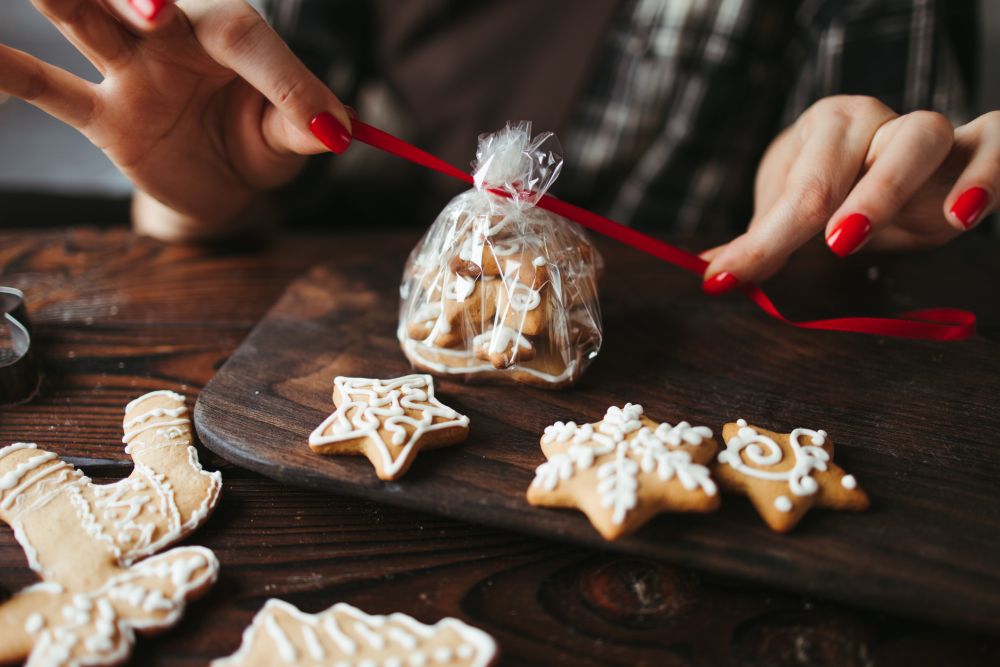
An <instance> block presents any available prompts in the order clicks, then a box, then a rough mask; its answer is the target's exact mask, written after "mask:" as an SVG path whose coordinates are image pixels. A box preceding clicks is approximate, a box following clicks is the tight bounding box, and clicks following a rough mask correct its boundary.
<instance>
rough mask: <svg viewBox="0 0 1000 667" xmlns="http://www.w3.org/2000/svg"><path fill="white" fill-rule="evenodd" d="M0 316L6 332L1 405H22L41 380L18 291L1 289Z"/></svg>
mask: <svg viewBox="0 0 1000 667" xmlns="http://www.w3.org/2000/svg"><path fill="white" fill-rule="evenodd" d="M0 315H2V316H3V320H2V324H3V325H4V326H6V327H7V331H8V332H9V336H8V341H9V342H8V343H7V344H6V345H0V405H4V404H10V403H21V402H24V401H27V400H29V399H31V398H32V397H33V396H34V395H35V392H36V391H38V386H39V383H40V381H41V376H40V375H39V373H38V366H37V364H36V363H35V359H34V356H33V355H32V352H31V324H30V323H29V321H28V312H27V310H26V309H25V307H24V293H23V292H21V290H19V289H14V288H13V287H0Z"/></svg>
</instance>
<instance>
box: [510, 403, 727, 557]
mask: <svg viewBox="0 0 1000 667" xmlns="http://www.w3.org/2000/svg"><path fill="white" fill-rule="evenodd" d="M541 445H542V451H543V452H544V454H545V458H546V459H548V460H547V461H546V462H545V463H543V464H542V465H540V466H538V468H537V469H536V471H535V479H534V480H533V481H532V483H531V486H529V487H528V502H529V503H530V504H532V505H540V506H543V507H572V508H578V509H579V510H580V511H582V512H583V513H584V514H586V515H587V518H588V519H590V522H591V523H592V524H593V525H594V528H596V529H597V531H598V532H599V533H600V534H601V535H602V536H603V537H604V538H605V539H607V540H614V539H617V538H619V537H621V536H622V535H625V534H627V533H630V532H632V531H634V530H636V529H637V528H639V527H640V526H642V524H644V523H645V522H646V521H648V520H649V519H650V518H652V517H653V516H654V515H656V514H659V513H660V512H710V511H712V510H714V509H716V508H717V507H718V506H719V497H718V494H717V492H716V487H715V483H714V482H713V481H712V478H711V476H710V474H709V469H708V468H707V467H706V464H708V463H709V462H711V461H712V459H713V458H714V457H715V453H716V451H717V450H718V445H717V444H716V442H715V440H714V439H712V431H711V430H709V429H708V428H706V427H704V426H691V425H690V424H688V423H687V422H681V423H679V424H677V425H676V426H671V425H670V424H665V423H664V424H658V423H656V422H654V421H653V420H652V419H649V418H648V417H646V416H645V415H644V414H643V410H642V406H641V405H633V404H632V403H627V404H626V405H625V407H624V408H617V407H610V408H608V411H607V414H605V415H604V419H603V420H601V421H599V422H597V423H595V424H583V425H582V426H578V425H577V424H576V423H574V422H569V423H566V424H564V423H563V422H556V423H555V424H553V425H552V426H549V427H548V428H546V429H545V435H543V436H542V440H541Z"/></svg>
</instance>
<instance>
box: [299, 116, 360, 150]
mask: <svg viewBox="0 0 1000 667" xmlns="http://www.w3.org/2000/svg"><path fill="white" fill-rule="evenodd" d="M309 129H310V130H312V133H313V134H314V135H316V138H317V139H319V140H320V141H322V142H323V145H324V146H326V147H327V148H329V149H330V150H331V151H333V152H334V153H336V154H338V155H339V154H341V153H343V152H344V151H345V150H347V147H348V146H350V145H351V134H350V133H349V132H348V131H347V128H346V127H344V126H343V125H341V124H340V121H339V120H337V119H336V118H334V117H333V115H332V114H329V113H327V112H325V111H322V112H320V113H318V114H316V115H315V116H313V119H312V120H311V121H309Z"/></svg>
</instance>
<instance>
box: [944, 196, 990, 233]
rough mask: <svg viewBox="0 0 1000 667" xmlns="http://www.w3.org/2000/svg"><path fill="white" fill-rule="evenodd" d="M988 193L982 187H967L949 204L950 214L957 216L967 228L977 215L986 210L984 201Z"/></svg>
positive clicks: (977, 217)
mask: <svg viewBox="0 0 1000 667" xmlns="http://www.w3.org/2000/svg"><path fill="white" fill-rule="evenodd" d="M989 199H990V195H989V193H988V192H986V190H983V189H982V188H969V189H968V190H966V191H965V192H963V193H962V194H960V195H959V196H958V199H956V200H955V203H954V204H952V205H951V214H952V215H953V216H955V217H956V218H958V221H959V222H961V223H962V225H963V226H964V227H965V228H966V229H969V228H970V227H972V225H974V224H976V221H977V220H979V216H981V215H982V214H983V211H984V210H986V202H988V201H989Z"/></svg>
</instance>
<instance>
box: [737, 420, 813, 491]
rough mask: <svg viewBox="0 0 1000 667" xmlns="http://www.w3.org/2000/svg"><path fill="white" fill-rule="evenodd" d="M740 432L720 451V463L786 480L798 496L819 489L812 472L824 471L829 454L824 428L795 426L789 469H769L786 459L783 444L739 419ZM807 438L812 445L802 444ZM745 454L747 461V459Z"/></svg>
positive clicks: (744, 471) (750, 474)
mask: <svg viewBox="0 0 1000 667" xmlns="http://www.w3.org/2000/svg"><path fill="white" fill-rule="evenodd" d="M736 425H737V427H738V431H737V434H736V435H735V436H733V437H732V438H730V439H729V440H728V441H727V442H726V449H725V450H724V451H722V452H720V453H719V462H720V463H724V464H726V465H729V466H731V467H732V468H734V469H735V470H737V471H738V472H740V473H742V474H744V475H747V476H749V477H756V478H758V479H765V480H771V481H779V482H787V483H788V488H789V491H791V492H792V494H794V495H796V496H808V495H812V494H814V493H816V490H817V489H818V488H819V486H818V484H817V483H816V480H815V478H814V477H812V473H813V471H820V472H822V471H825V470H826V469H827V462H828V461H829V460H830V455H829V454H827V453H826V451H825V450H824V449H822V445H823V444H824V443H825V442H826V432H825V431H812V430H809V429H805V428H797V429H794V430H793V431H792V432H791V434H790V435H789V445H790V448H791V455H792V460H793V462H794V463H793V465H792V467H791V468H790V469H788V470H767V468H772V467H774V466H775V465H777V464H779V463H781V462H782V461H783V460H784V456H785V453H784V451H783V450H782V448H781V446H780V445H778V443H777V442H775V441H774V439H773V438H770V437H768V436H766V435H763V434H761V433H759V432H757V430H756V429H754V428H752V427H750V426H748V425H747V422H746V421H745V420H743V419H740V420H738V421H737V422H736ZM803 438H807V439H808V443H809V444H805V445H803V444H802V439H803ZM744 457H745V458H746V461H744Z"/></svg>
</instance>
